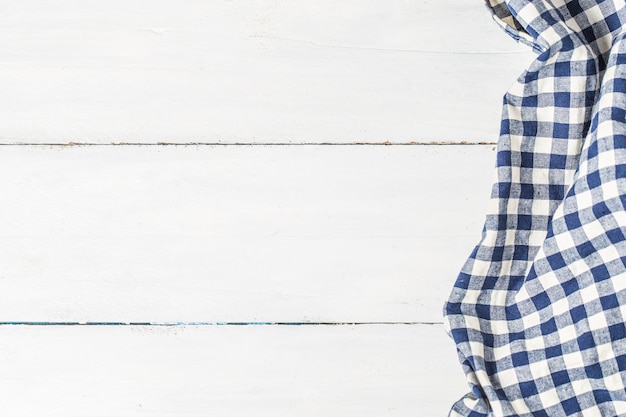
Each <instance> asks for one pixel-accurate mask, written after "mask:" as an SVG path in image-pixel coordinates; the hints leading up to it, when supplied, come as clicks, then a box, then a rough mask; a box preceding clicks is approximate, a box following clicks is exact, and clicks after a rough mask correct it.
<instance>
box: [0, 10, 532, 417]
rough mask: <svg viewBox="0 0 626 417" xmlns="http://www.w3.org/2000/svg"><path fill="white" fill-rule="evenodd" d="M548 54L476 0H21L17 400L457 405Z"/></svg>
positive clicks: (329, 410) (6, 401)
mask: <svg viewBox="0 0 626 417" xmlns="http://www.w3.org/2000/svg"><path fill="white" fill-rule="evenodd" d="M532 58H533V56H532V54H531V53H530V52H528V51H527V50H526V49H525V48H524V47H521V46H519V45H517V44H515V43H514V41H512V40H510V39H508V37H507V36H506V35H505V34H504V33H501V31H500V30H499V29H498V28H497V27H496V26H495V24H493V23H492V22H491V19H490V17H489V15H488V13H487V11H486V10H485V9H484V8H483V6H482V4H481V2H480V1H478V0H475V1H471V2H468V1H461V0H450V1H435V0H428V1H412V0H404V1H401V0H385V1H382V0H379V1H374V0H341V1H331V0H317V1H314V2H311V1H304V0H289V1H286V0H285V1H281V0H262V1H256V2H251V1H243V0H241V1H237V0H230V1H229V0H185V1H174V0H150V1H148V0H130V1H118V0H111V1H107V2H103V1H96V0H80V1H78V0H58V1H44V0H23V1H19V2H15V1H0V94H1V97H2V99H1V100H0V143H1V144H2V145H3V146H0V178H1V180H0V194H1V195H2V196H3V199H2V204H1V205H0V212H1V213H2V215H1V216H0V321H2V322H3V323H4V324H3V325H0V369H2V372H1V373H0V387H1V388H2V391H3V393H4V394H3V395H2V397H1V398H0V415H6V416H16V417H17V416H63V417H70V416H81V417H82V416H131V415H137V416H211V417H217V416H224V417H226V416H233V417H235V416H237V417H241V416H272V417H275V416H285V417H295V416H311V417H312V416H316V417H322V416H324V417H333V416H337V417H346V416H355V417H356V416H359V417H367V416H372V417H374V416H376V417H381V416H398V417H400V416H407V417H408V416H420V417H421V416H444V415H446V414H447V411H448V409H449V407H450V405H451V403H452V402H453V401H455V400H456V399H457V398H459V397H460V396H461V395H462V394H464V392H465V391H466V390H467V386H466V383H465V381H464V377H463V375H462V372H461V370H460V366H459V365H458V364H457V359H456V355H455V352H454V346H453V344H452V342H451V341H450V340H449V339H448V338H447V336H446V335H445V332H444V330H443V327H442V325H441V322H442V318H441V308H442V306H443V302H444V301H445V298H446V296H447V294H448V292H449V291H450V289H451V286H452V284H453V282H454V280H455V278H456V274H457V272H458V270H459V269H460V267H461V265H462V263H463V261H464V260H465V258H466V257H467V256H468V255H469V253H470V252H471V250H472V247H473V245H474V244H476V243H477V242H478V240H479V238H480V231H481V227H482V220H483V212H484V209H485V207H486V204H487V198H488V196H489V192H490V185H491V180H492V167H493V165H494V161H495V145H494V144H493V143H494V142H495V141H497V136H498V128H499V116H500V103H501V97H502V95H503V93H504V92H505V90H506V89H507V88H508V86H509V85H510V84H511V83H512V82H513V80H514V79H515V77H517V76H518V75H519V74H520V73H521V72H522V70H523V68H524V67H525V66H527V65H528V63H529V62H530V61H531V60H532ZM9 323H11V324H9ZM61 323H65V324H61ZM69 323H84V324H73V325H70V324H69ZM94 323H100V324H94ZM105 323H108V324H105ZM150 323H152V325H150Z"/></svg>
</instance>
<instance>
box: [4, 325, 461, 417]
mask: <svg viewBox="0 0 626 417" xmlns="http://www.w3.org/2000/svg"><path fill="white" fill-rule="evenodd" d="M0 338H1V339H2V347H1V348H0V367H1V368H2V373H0V388H1V389H2V392H3V395H2V396H0V409H2V413H3V414H4V415H10V416H12V417H26V416H28V417H35V416H46V417H54V416H62V417H73V416H76V417H96V416H102V417H105V416H106V417H115V416H120V417H121V416H124V417H126V416H134V415H141V416H151V417H154V416H176V417H178V416H216V417H228V416H232V417H240V416H258V417H263V416H268V417H269V416H271V417H282V416H284V417H293V416H300V417H332V416H341V417H351V416H354V417H368V416H371V417H381V416H395V417H402V416H407V417H408V416H411V417H412V416H424V417H430V416H443V415H446V413H447V411H448V409H449V408H450V406H451V404H452V402H453V401H454V400H456V399H458V398H459V397H460V396H461V395H462V394H464V393H465V392H466V391H467V388H466V384H465V382H464V377H463V376H462V372H461V370H460V366H459V365H458V364H457V360H456V355H455V353H454V347H453V344H452V342H451V341H450V340H448V339H447V336H446V335H445V334H444V331H443V329H442V327H441V326H423V325H422V326H415V325H412V326H407V325H396V326H388V325H385V326H208V327H207V326H205V327H194V326H175V327H167V328H164V327H149V326H141V327H128V326H68V327H62V326H0Z"/></svg>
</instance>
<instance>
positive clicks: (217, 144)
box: [0, 141, 497, 147]
mask: <svg viewBox="0 0 626 417" xmlns="http://www.w3.org/2000/svg"><path fill="white" fill-rule="evenodd" d="M496 144H497V143H496V142H489V141H480V142H470V141H457V142H445V141H430V142H390V141H383V142H341V143H339V142H338V143H334V142H254V143H252V142H232V143H226V142H145V143H144V142H111V143H92V142H51V143H30V142H14V143H0V146H61V147H70V146H302V145H304V146H322V145H323V146H354V145H361V146H362V145H366V146H414V145H417V146H427V145H445V146H451V145H457V146H458V145H464V146H477V145H496Z"/></svg>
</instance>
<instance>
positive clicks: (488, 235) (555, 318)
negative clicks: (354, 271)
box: [444, 0, 626, 417]
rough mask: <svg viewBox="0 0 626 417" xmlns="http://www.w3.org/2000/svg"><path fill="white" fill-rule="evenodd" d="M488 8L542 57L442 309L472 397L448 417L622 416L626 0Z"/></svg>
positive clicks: (499, 2) (515, 90) (508, 113)
mask: <svg viewBox="0 0 626 417" xmlns="http://www.w3.org/2000/svg"><path fill="white" fill-rule="evenodd" d="M485 2H486V4H487V7H488V9H489V10H490V11H491V12H492V13H493V17H494V19H495V20H496V22H498V24H499V25H501V26H502V28H504V29H505V31H506V32H507V33H509V34H510V35H512V36H513V37H514V38H515V39H517V40H518V41H520V42H523V43H525V44H527V45H529V46H531V47H532V48H533V49H534V50H535V51H536V52H537V54H538V56H537V58H536V60H535V61H534V62H532V63H531V64H530V66H529V67H528V69H527V70H526V71H524V73H523V74H522V75H521V76H520V77H519V78H518V79H517V81H515V82H514V84H513V85H512V87H511V88H510V89H509V90H508V91H507V92H506V94H505V96H504V106H503V113H502V124H501V136H500V140H499V143H498V152H497V164H496V165H497V168H496V170H497V180H496V183H495V184H494V186H493V190H492V198H491V203H490V206H489V212H488V214H487V217H486V221H485V226H484V229H483V234H482V239H481V241H480V243H479V244H478V246H477V247H476V248H475V249H474V251H473V252H472V254H471V256H470V258H469V259H468V260H467V262H466V263H465V265H464V267H463V269H462V271H461V273H460V274H459V276H458V278H457V281H456V283H455V285H454V288H453V290H452V293H451V295H450V297H449V300H448V301H447V303H446V305H445V309H444V314H445V324H446V328H447V331H448V332H449V334H450V335H451V337H452V338H453V339H454V342H455V343H456V346H457V349H458V353H459V358H460V360H461V363H462V366H463V368H464V371H465V373H466V375H467V379H468V381H469V384H470V387H471V392H470V393H469V394H467V395H466V396H465V397H464V398H462V399H461V400H459V401H458V402H457V403H456V404H455V405H454V406H453V409H452V411H451V412H450V416H490V417H491V416H493V417H495V416H498V417H500V416H546V417H547V416H550V417H560V416H586V417H587V416H626V321H625V318H626V33H625V31H624V30H623V28H624V23H625V22H626V1H624V0H485Z"/></svg>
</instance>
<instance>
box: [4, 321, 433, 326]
mask: <svg viewBox="0 0 626 417" xmlns="http://www.w3.org/2000/svg"><path fill="white" fill-rule="evenodd" d="M441 324H443V323H442V322H428V321H365V322H299V321H286V322H271V321H250V322H243V321H242V322H239V321H233V322H219V321H214V322H201V321H180V322H121V321H118V322H116V321H86V322H79V321H2V322H0V326H163V327H171V326H377V325H410V326H412V325H428V326H435V325H441Z"/></svg>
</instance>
